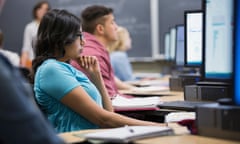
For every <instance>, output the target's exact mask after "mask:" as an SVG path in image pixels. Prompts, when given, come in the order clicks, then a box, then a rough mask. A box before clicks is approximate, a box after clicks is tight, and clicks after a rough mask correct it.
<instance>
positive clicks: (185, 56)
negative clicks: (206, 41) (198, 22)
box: [184, 10, 204, 69]
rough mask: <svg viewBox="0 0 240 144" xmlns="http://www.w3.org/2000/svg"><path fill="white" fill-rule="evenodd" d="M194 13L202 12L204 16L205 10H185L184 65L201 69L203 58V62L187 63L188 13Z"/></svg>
mask: <svg viewBox="0 0 240 144" xmlns="http://www.w3.org/2000/svg"><path fill="white" fill-rule="evenodd" d="M192 13H202V16H203V15H204V11H203V10H186V11H184V27H185V28H184V49H185V51H184V66H185V67H193V68H199V69H201V66H202V63H203V60H202V62H201V64H188V63H187V15H188V14H192ZM203 18H204V17H203ZM203 18H202V22H203ZM203 24H204V23H202V28H203V27H204V26H203ZM202 30H204V29H202ZM202 38H203V32H202ZM202 49H203V43H202ZM202 52H203V51H202ZM202 54H203V53H202Z"/></svg>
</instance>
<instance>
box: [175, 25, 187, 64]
mask: <svg viewBox="0 0 240 144" xmlns="http://www.w3.org/2000/svg"><path fill="white" fill-rule="evenodd" d="M175 48H176V49H175V64H176V66H177V67H183V66H184V53H185V52H184V25H176V46H175Z"/></svg>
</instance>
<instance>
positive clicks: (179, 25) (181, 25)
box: [174, 24, 185, 67]
mask: <svg viewBox="0 0 240 144" xmlns="http://www.w3.org/2000/svg"><path fill="white" fill-rule="evenodd" d="M179 27H183V28H184V33H185V27H184V24H178V25H176V42H175V60H174V62H175V65H176V66H177V67H184V65H185V57H184V55H185V34H184V47H183V51H184V52H183V63H181V64H179V63H177V41H178V40H177V36H178V28H179Z"/></svg>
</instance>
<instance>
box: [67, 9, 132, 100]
mask: <svg viewBox="0 0 240 144" xmlns="http://www.w3.org/2000/svg"><path fill="white" fill-rule="evenodd" d="M81 19H82V21H83V23H82V27H83V31H84V38H85V40H86V44H85V46H84V48H83V51H82V54H81V55H84V56H95V57H97V59H98V61H99V64H100V70H101V75H102V77H103V80H104V84H105V87H106V88H107V90H108V94H109V96H110V97H111V98H114V97H115V96H116V95H117V94H119V92H118V89H132V88H133V86H131V85H129V84H126V83H124V82H122V81H121V80H119V79H118V78H117V77H116V76H115V75H114V72H113V69H112V66H111V61H110V56H109V52H108V50H107V47H108V46H109V45H110V44H111V43H112V42H114V41H116V40H117V38H118V36H117V27H118V26H117V24H116V22H115V19H114V15H113V9H111V8H108V7H105V6H100V5H93V6H89V7H87V8H86V9H84V10H83V11H82V14H81ZM71 64H72V65H73V66H74V67H75V68H77V69H78V70H80V71H83V72H84V73H85V74H86V75H88V73H87V72H86V71H85V70H84V69H83V68H81V67H80V65H79V64H78V63H77V61H71Z"/></svg>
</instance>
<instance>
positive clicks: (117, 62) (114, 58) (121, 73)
mask: <svg viewBox="0 0 240 144" xmlns="http://www.w3.org/2000/svg"><path fill="white" fill-rule="evenodd" d="M111 64H112V67H113V69H114V74H115V75H116V76H117V77H118V78H119V79H120V80H122V81H127V80H133V74H132V66H131V63H130V62H129V60H128V57H127V55H126V54H124V53H121V55H119V54H118V55H111Z"/></svg>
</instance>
